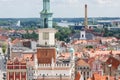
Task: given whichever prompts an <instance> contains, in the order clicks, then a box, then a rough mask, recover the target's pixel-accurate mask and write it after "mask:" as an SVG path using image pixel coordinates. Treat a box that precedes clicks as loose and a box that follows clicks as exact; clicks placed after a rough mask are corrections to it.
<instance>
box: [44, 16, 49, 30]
mask: <svg viewBox="0 0 120 80" xmlns="http://www.w3.org/2000/svg"><path fill="white" fill-rule="evenodd" d="M47 21H48V19H47V18H45V19H44V28H48V23H47Z"/></svg>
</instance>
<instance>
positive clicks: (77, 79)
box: [75, 72, 81, 80]
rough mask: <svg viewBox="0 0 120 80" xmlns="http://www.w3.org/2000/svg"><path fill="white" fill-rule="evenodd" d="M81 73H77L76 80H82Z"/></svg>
mask: <svg viewBox="0 0 120 80" xmlns="http://www.w3.org/2000/svg"><path fill="white" fill-rule="evenodd" d="M80 76H81V75H80V72H77V74H76V76H75V80H80Z"/></svg>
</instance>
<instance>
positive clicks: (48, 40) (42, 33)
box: [39, 28, 57, 46]
mask: <svg viewBox="0 0 120 80" xmlns="http://www.w3.org/2000/svg"><path fill="white" fill-rule="evenodd" d="M56 32H57V30H55V29H53V28H46V29H39V45H41V46H45V45H48V46H54V45H55V33H56ZM46 33H47V34H46Z"/></svg>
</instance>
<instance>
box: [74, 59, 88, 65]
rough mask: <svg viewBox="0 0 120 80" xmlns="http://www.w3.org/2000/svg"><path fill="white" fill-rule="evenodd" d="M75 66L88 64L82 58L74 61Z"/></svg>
mask: <svg viewBox="0 0 120 80" xmlns="http://www.w3.org/2000/svg"><path fill="white" fill-rule="evenodd" d="M76 65H77V66H90V65H89V64H88V63H87V62H85V61H84V60H82V59H79V60H78V61H77V63H76Z"/></svg>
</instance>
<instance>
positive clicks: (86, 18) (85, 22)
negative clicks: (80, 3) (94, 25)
mask: <svg viewBox="0 0 120 80" xmlns="http://www.w3.org/2000/svg"><path fill="white" fill-rule="evenodd" d="M84 25H85V28H88V17H87V4H85V21H84Z"/></svg>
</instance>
